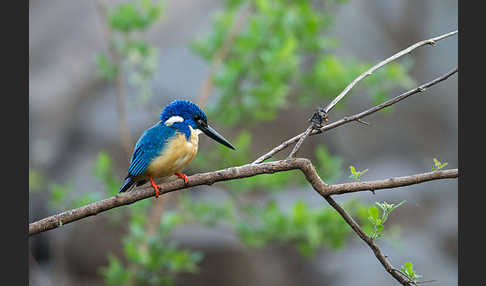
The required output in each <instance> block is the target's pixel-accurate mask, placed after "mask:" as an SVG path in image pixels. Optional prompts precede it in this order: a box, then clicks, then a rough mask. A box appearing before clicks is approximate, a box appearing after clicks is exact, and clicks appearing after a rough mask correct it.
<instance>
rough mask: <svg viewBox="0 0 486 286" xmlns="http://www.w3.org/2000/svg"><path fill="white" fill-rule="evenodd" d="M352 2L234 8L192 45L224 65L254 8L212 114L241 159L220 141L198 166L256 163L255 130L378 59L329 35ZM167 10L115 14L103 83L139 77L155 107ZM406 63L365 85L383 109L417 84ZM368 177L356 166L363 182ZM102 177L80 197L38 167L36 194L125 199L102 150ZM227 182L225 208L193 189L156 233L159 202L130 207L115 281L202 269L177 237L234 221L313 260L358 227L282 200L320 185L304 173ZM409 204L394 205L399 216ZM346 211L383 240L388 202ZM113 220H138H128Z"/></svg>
mask: <svg viewBox="0 0 486 286" xmlns="http://www.w3.org/2000/svg"><path fill="white" fill-rule="evenodd" d="M346 2H347V1H343V0H341V1H339V0H327V1H318V2H316V1H310V0H299V1H290V0H252V1H249V0H247V1H244V0H225V1H224V5H223V8H222V9H221V10H220V11H219V12H218V13H216V15H215V17H214V21H213V24H212V29H211V32H210V33H209V34H208V35H203V36H202V37H200V38H199V39H197V40H196V41H193V42H192V43H191V45H190V47H191V48H192V50H193V51H194V52H195V53H196V54H198V55H199V56H201V57H202V58H203V59H205V60H206V61H208V62H212V61H213V60H214V57H215V55H216V54H217V52H218V50H220V49H221V47H222V45H223V43H224V42H225V39H226V37H228V36H229V32H230V29H231V27H232V25H233V23H234V22H235V20H236V18H237V17H238V15H239V13H240V11H241V10H242V9H247V8H248V9H250V13H249V16H248V19H247V20H246V23H244V24H243V26H242V29H241V31H239V32H238V33H237V34H236V35H234V36H235V38H234V42H233V44H232V45H231V47H230V50H229V53H228V55H227V57H226V58H225V59H224V61H223V62H222V65H221V67H220V69H219V70H218V71H217V73H216V74H215V76H214V78H213V81H214V83H215V87H216V89H217V95H215V97H213V98H212V99H211V101H210V102H209V104H208V108H207V113H208V117H209V118H211V120H212V121H214V122H218V123H221V124H224V125H225V126H226V127H228V128H229V127H231V128H234V129H235V130H236V131H235V133H234V134H236V135H235V137H234V138H233V139H232V140H231V141H232V142H233V144H234V145H235V146H237V152H235V151H232V150H229V149H227V148H224V147H221V146H219V145H214V146H212V147H211V148H210V149H208V150H204V151H202V152H199V154H198V156H197V157H196V159H195V160H194V162H193V163H192V164H191V166H193V167H195V169H197V170H198V171H209V170H215V169H219V168H226V167H230V166H238V165H243V164H246V163H248V162H251V160H252V157H253V156H254V152H252V150H251V147H252V141H253V139H254V138H252V132H251V129H252V128H253V127H254V126H255V125H256V124H258V123H262V122H264V121H269V120H273V119H275V118H277V116H279V112H280V111H281V110H282V109H283V108H285V107H286V106H287V105H288V104H289V103H290V102H297V103H299V105H300V106H301V107H309V106H311V105H322V104H324V103H326V101H329V100H331V99H333V98H334V97H335V96H336V95H337V94H339V92H341V91H342V90H343V89H344V88H345V86H346V85H347V84H349V83H350V82H351V81H352V80H353V79H354V78H355V77H357V76H358V75H359V74H360V73H362V72H363V71H365V70H366V69H368V68H369V67H371V63H368V62H363V61H359V60H355V59H353V58H352V57H351V56H347V57H346V58H342V57H339V56H336V51H337V49H339V41H338V40H337V39H336V38H333V37H331V36H330V35H329V32H330V29H331V28H332V25H333V20H334V19H333V18H334V14H335V12H336V9H338V7H339V6H341V5H343V4H344V3H346ZM162 3H163V2H162V1H151V0H135V1H132V2H123V3H118V4H114V5H113V6H111V7H105V8H106V18H105V19H104V20H105V21H106V23H105V24H106V26H107V29H108V31H109V33H108V37H109V38H108V39H107V41H108V44H109V49H108V52H99V53H97V54H96V55H95V61H96V66H97V72H98V75H99V76H100V77H101V78H103V79H105V80H108V81H112V82H114V81H115V80H119V79H122V80H128V82H129V83H130V84H132V85H134V86H136V87H138V88H139V89H140V90H141V94H142V97H141V98H142V99H143V100H147V99H148V98H149V97H150V95H151V92H150V83H151V79H152V77H153V74H154V72H155V71H156V69H157V62H158V59H157V48H156V47H154V46H152V45H151V44H150V43H148V42H147V41H146V40H145V39H144V33H145V32H146V31H147V30H148V29H150V28H151V27H152V26H153V25H154V24H155V23H156V22H157V21H158V20H159V19H160V17H161V15H162V11H163V8H164V7H163V4H162ZM245 7H247V8H245ZM403 63H404V64H402V63H392V64H389V65H387V66H386V67H385V68H383V69H381V70H378V71H377V72H375V73H374V74H373V75H372V76H370V77H368V78H367V79H365V80H364V81H363V84H362V86H363V87H364V88H365V89H364V91H365V92H366V93H368V94H369V95H370V96H371V101H373V102H374V103H381V102H383V101H385V100H386V99H387V98H388V94H389V93H390V91H391V90H393V88H397V87H410V86H412V85H413V84H414V81H413V80H412V79H411V78H410V77H409V76H408V74H407V70H408V69H409V68H410V61H409V62H406V61H405V62H403ZM137 100H138V97H137ZM343 102H344V101H343ZM343 105H344V104H343V103H341V104H340V105H339V106H341V107H342V106H343ZM297 108H298V107H297ZM302 120H303V121H305V119H302ZM279 140H280V139H279ZM278 143H280V142H278ZM313 151H314V152H313V154H314V156H313V158H312V160H313V161H314V165H315V167H316V169H317V171H318V173H319V175H320V176H321V177H322V178H323V180H325V181H326V182H327V183H333V182H336V181H338V180H339V179H340V178H341V177H342V175H343V173H344V172H343V170H342V167H343V166H342V159H340V158H339V157H337V156H334V155H333V154H331V153H330V152H329V151H328V150H327V148H326V147H325V146H324V145H317V146H316V147H315V149H314V150H313ZM223 158H224V160H223ZM353 168H354V167H353ZM366 171H367V170H365V171H361V172H358V171H356V170H355V169H354V172H353V169H351V172H352V175H354V176H353V177H354V178H355V179H356V180H359V178H360V176H361V175H362V174H364V173H365V172H366ZM93 176H94V177H95V178H96V179H97V180H98V181H99V182H100V183H101V184H102V185H103V191H102V192H90V193H83V194H82V195H78V194H77V193H76V192H74V191H73V190H74V186H72V184H65V185H59V184H55V183H46V180H45V179H43V178H42V176H41V175H40V174H39V173H38V172H36V171H35V170H30V171H29V190H30V191H31V192H36V191H38V190H39V189H42V188H44V189H45V187H43V186H45V185H48V186H49V187H48V188H47V190H48V192H49V198H50V200H49V201H50V205H51V206H52V207H53V208H60V207H61V206H64V207H68V206H69V207H76V206H81V205H85V204H88V203H90V202H93V201H96V200H99V199H101V198H102V197H106V196H113V195H116V194H117V193H118V189H119V186H120V185H121V180H120V178H118V177H117V176H116V175H115V173H114V171H113V163H112V159H111V157H110V155H109V154H108V153H106V152H100V154H99V155H98V157H97V158H96V160H95V162H94V167H93ZM218 185H219V186H220V187H222V188H223V189H224V190H225V191H226V192H227V194H228V196H227V198H225V199H222V200H221V201H218V202H214V201H201V200H198V199H194V198H193V196H191V195H190V194H182V195H179V199H178V203H177V204H176V205H175V206H173V207H172V208H171V209H170V210H169V211H165V212H164V213H163V214H162V216H161V218H160V220H159V221H157V226H156V227H155V230H154V231H149V229H151V227H150V225H149V224H150V222H149V221H150V220H149V218H150V219H151V217H150V210H151V209H152V205H153V203H154V200H142V201H139V202H137V203H135V204H132V205H130V206H128V207H127V208H123V210H125V211H126V212H127V214H128V217H129V220H128V228H129V231H128V233H127V235H126V236H124V238H123V246H124V249H123V250H124V251H123V254H124V259H123V258H119V257H116V256H115V255H112V254H109V255H108V265H107V266H105V267H103V268H102V269H101V274H102V275H103V277H104V279H105V283H106V284H107V285H117V286H118V285H172V284H173V283H174V281H175V280H174V279H175V278H176V276H177V274H179V273H197V271H198V263H199V262H200V261H201V260H202V258H203V254H202V253H200V252H197V251H192V250H190V249H186V248H183V247H181V246H180V245H178V244H177V243H176V242H175V241H174V240H173V239H171V236H170V235H171V233H173V231H174V230H175V229H176V228H177V227H179V226H181V225H183V224H188V223H192V224H194V223H197V224H201V225H204V226H206V227H216V226H219V225H224V226H225V227H227V228H229V229H230V230H231V231H233V232H234V233H235V234H236V235H237V237H238V238H239V239H241V241H242V242H244V243H245V244H246V245H247V246H249V247H255V248H261V247H265V246H267V245H269V244H275V243H276V244H280V245H290V246H293V247H295V248H296V249H297V250H298V252H299V253H301V254H302V255H303V256H304V257H312V256H313V255H315V254H316V253H317V252H318V251H319V250H320V249H324V248H331V249H340V248H342V247H343V246H344V245H345V242H346V239H347V238H348V236H349V234H350V233H351V229H350V227H349V226H348V225H347V224H346V223H345V221H344V220H343V219H342V218H341V217H340V216H339V214H338V213H337V212H335V211H334V210H333V209H332V208H330V207H324V206H323V207H319V208H314V207H313V208H311V207H309V205H308V204H307V203H306V202H305V201H296V202H294V203H293V204H292V205H291V206H289V207H288V208H283V207H282V205H280V204H279V202H278V200H277V199H276V195H277V193H279V192H283V191H286V190H289V189H295V188H304V187H305V186H308V184H307V182H306V181H305V179H304V178H303V176H302V175H301V174H300V172H298V171H290V172H280V173H276V174H271V175H259V176H255V177H251V178H246V179H240V180H235V181H229V182H225V183H220V184H218ZM250 193H251V195H252V196H249V194H250ZM240 197H241V198H240ZM249 197H253V199H249ZM255 198H256V199H255ZM399 205H400V204H399ZM399 205H396V206H393V205H391V206H392V208H393V209H394V208H396V207H398V206H399ZM379 206H380V207H382V211H383V215H385V214H386V216H388V214H389V213H390V212H391V211H392V210H393V209H390V208H387V206H389V205H379ZM344 207H345V208H346V209H347V210H348V211H349V213H350V214H351V215H353V216H355V217H356V218H357V220H358V221H359V222H360V224H361V226H362V228H363V229H364V231H365V232H366V233H368V234H369V235H374V234H376V235H378V234H380V233H381V231H382V230H383V229H382V225H383V223H384V222H385V221H386V218H384V219H383V215H382V217H381V218H380V217H379V214H377V211H378V209H377V208H376V207H374V206H372V207H367V206H365V205H364V204H362V203H360V202H359V201H356V200H350V201H348V202H346V203H345V204H344ZM375 209H376V210H375ZM109 214H110V215H109V217H112V218H117V217H118V218H119V217H120V212H110V213H109ZM370 217H372V218H373V219H370ZM378 220H381V221H380V223H379V221H378ZM113 221H114V222H115V223H122V222H123V223H125V224H126V223H127V220H120V219H115V220H113ZM373 233H374V234H373ZM406 269H408V268H406Z"/></svg>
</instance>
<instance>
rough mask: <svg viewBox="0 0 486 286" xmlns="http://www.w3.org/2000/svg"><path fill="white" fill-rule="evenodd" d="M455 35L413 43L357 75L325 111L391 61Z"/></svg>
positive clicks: (448, 34)
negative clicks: (361, 81)
mask: <svg viewBox="0 0 486 286" xmlns="http://www.w3.org/2000/svg"><path fill="white" fill-rule="evenodd" d="M455 34H457V30H456V31H453V32H450V33H447V34H443V35H440V36H438V37H434V38H431V39H428V40H424V41H420V42H418V43H415V44H413V45H411V46H410V47H408V48H406V49H404V50H401V51H400V52H398V53H396V54H394V55H392V56H391V57H389V58H387V59H386V60H384V61H381V62H379V63H377V64H376V65H374V66H373V67H371V68H370V69H369V70H367V71H365V72H364V73H362V74H361V75H359V76H358V77H357V78H356V79H355V80H353V81H352V82H351V83H350V84H349V85H348V86H346V88H345V89H344V90H343V91H342V92H341V93H340V94H339V95H338V96H337V97H336V98H335V99H334V100H333V101H331V102H330V103H329V104H328V105H327V106H326V108H325V111H326V112H329V111H331V109H333V108H334V106H336V104H337V103H338V102H339V101H340V100H341V99H342V98H343V97H344V96H345V95H346V94H348V93H349V91H350V90H351V89H352V88H353V87H354V86H355V85H356V84H357V83H358V82H359V81H360V80H362V79H364V78H366V77H368V76H370V75H371V74H372V73H373V72H374V71H376V70H377V69H379V68H381V67H383V66H384V65H386V64H389V63H391V62H392V61H394V60H397V59H398V58H401V57H402V56H404V55H406V54H408V53H410V52H411V51H413V50H415V49H417V48H419V47H421V46H425V45H431V46H434V45H435V44H436V43H437V42H438V41H440V40H442V39H445V38H448V37H450V36H453V35H455Z"/></svg>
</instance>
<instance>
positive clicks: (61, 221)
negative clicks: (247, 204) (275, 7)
mask: <svg viewBox="0 0 486 286" xmlns="http://www.w3.org/2000/svg"><path fill="white" fill-rule="evenodd" d="M296 169H299V170H301V171H302V172H303V173H304V175H305V177H306V179H307V181H308V182H309V183H310V184H311V185H312V187H313V188H314V189H315V190H316V191H317V192H318V193H319V194H321V195H323V196H329V195H338V194H345V193H352V192H359V191H367V190H381V189H388V188H396V187H401V186H408V185H412V184H418V183H422V182H427V181H431V180H438V179H448V178H456V177H457V174H458V170H457V169H453V170H445V171H434V172H429V173H424V174H417V175H413V176H406V177H397V178H390V179H386V180H381V181H370V182H353V183H344V184H339V185H328V184H326V183H325V182H324V181H322V179H321V178H320V177H319V175H318V174H317V172H316V170H315V168H314V166H313V165H312V163H311V161H310V160H308V159H304V158H296V159H288V160H281V161H275V162H269V163H262V164H258V165H253V164H247V165H243V166H240V167H231V168H227V169H222V170H218V171H213V172H208V173H201V174H196V175H192V176H190V177H189V182H188V183H187V184H185V183H184V182H183V181H182V180H179V179H176V180H173V181H169V182H165V183H163V184H161V185H160V188H161V191H160V193H161V194H166V193H170V192H174V191H177V190H182V189H187V188H189V187H194V186H200V185H212V184H214V183H216V182H221V181H228V180H235V179H240V178H247V177H252V176H256V175H261V174H273V173H277V172H283V171H289V170H296ZM154 195H155V192H154V190H153V188H152V187H151V186H150V185H147V186H145V187H140V188H139V189H136V190H134V191H132V192H128V193H122V194H119V195H116V196H114V197H110V198H107V199H104V200H101V201H98V202H94V203H91V204H89V205H86V206H83V207H80V208H77V209H72V210H68V211H65V212H62V213H60V214H57V215H53V216H50V217H47V218H44V219H42V220H39V221H36V222H33V223H31V224H29V236H30V235H34V234H37V233H40V232H44V231H47V230H51V229H54V228H57V227H59V225H65V224H68V223H71V222H73V221H77V220H80V219H83V218H86V217H89V216H93V215H97V214H99V213H101V212H105V211H107V210H110V209H112V208H116V207H120V206H124V205H128V204H132V203H134V202H136V201H139V200H143V199H146V198H149V197H152V196H154Z"/></svg>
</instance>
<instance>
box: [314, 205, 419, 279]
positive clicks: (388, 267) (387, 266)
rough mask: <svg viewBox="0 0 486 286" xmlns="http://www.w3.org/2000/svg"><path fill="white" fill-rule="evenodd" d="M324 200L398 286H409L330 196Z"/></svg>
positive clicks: (369, 238)
mask: <svg viewBox="0 0 486 286" xmlns="http://www.w3.org/2000/svg"><path fill="white" fill-rule="evenodd" d="M323 197H324V199H325V200H326V201H327V202H328V203H329V204H330V205H331V206H332V207H333V208H334V209H335V210H336V211H337V212H338V213H339V214H340V215H341V216H342V217H343V219H344V220H345V221H346V223H347V224H348V225H349V226H350V227H351V228H352V229H353V231H354V232H356V234H357V235H358V236H359V237H360V238H361V239H362V240H363V241H364V242H366V244H368V246H369V247H370V248H371V250H373V253H374V254H375V256H376V258H377V259H378V261H380V263H381V264H382V265H383V267H385V270H386V271H387V272H388V273H390V275H392V276H393V277H394V278H395V279H396V280H397V281H398V282H400V284H402V285H410V284H411V281H409V279H408V278H405V277H404V276H403V274H402V275H400V273H399V272H398V271H397V270H396V269H395V268H394V267H393V266H392V265H391V264H390V262H389V261H388V259H386V256H385V255H383V253H381V250H380V249H379V248H378V246H376V244H375V242H374V241H373V239H371V237H369V236H368V235H366V233H365V232H364V231H363V230H362V229H361V227H360V226H359V225H358V224H357V223H356V222H355V221H354V219H353V218H352V217H351V216H350V215H349V214H348V213H347V212H346V211H345V210H344V209H343V208H342V207H341V206H340V205H339V204H338V203H337V202H336V201H335V200H333V199H332V198H331V196H323Z"/></svg>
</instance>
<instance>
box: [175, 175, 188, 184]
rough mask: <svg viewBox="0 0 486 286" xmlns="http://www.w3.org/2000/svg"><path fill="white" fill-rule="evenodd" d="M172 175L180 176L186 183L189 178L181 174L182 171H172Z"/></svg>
mask: <svg viewBox="0 0 486 286" xmlns="http://www.w3.org/2000/svg"><path fill="white" fill-rule="evenodd" d="M174 175H176V176H177V177H179V178H181V179H184V183H186V184H187V182H188V181H189V179H188V178H187V176H186V174H182V173H178V172H176V173H174Z"/></svg>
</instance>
